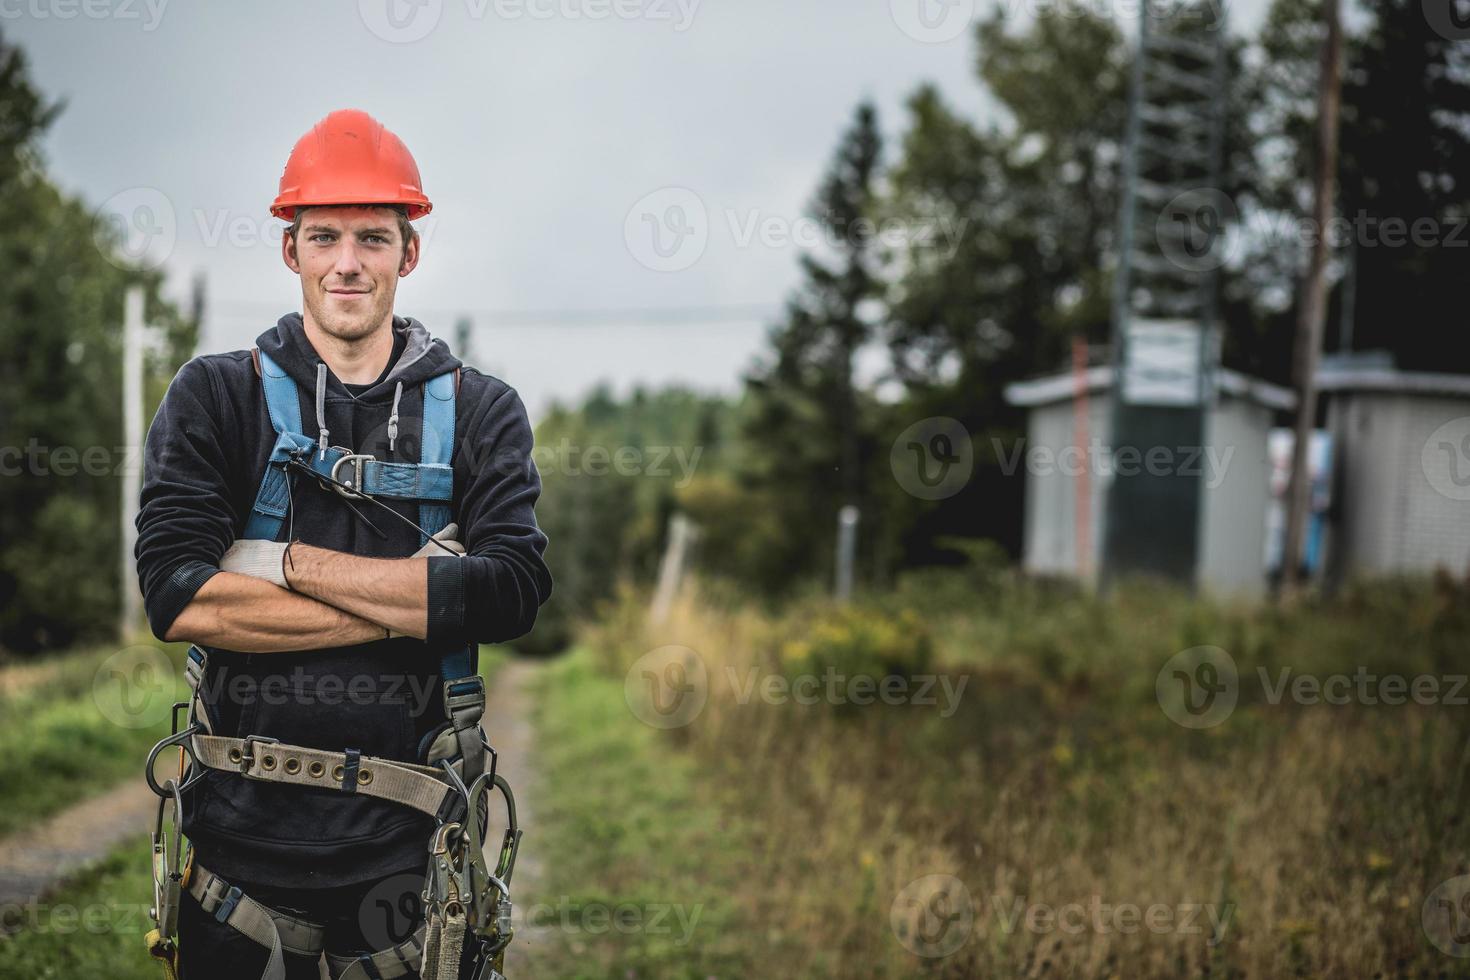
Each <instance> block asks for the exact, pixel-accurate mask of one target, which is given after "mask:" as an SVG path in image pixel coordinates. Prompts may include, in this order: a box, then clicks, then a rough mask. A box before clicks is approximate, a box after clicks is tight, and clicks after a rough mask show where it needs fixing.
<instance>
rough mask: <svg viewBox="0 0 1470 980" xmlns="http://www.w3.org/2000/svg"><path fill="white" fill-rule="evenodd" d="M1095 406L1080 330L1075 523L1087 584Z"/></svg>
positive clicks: (1075, 348)
mask: <svg viewBox="0 0 1470 980" xmlns="http://www.w3.org/2000/svg"><path fill="white" fill-rule="evenodd" d="M1091 413H1092V406H1091V402H1090V400H1089V392H1088V390H1087V338H1086V337H1084V336H1082V335H1081V334H1080V333H1079V334H1076V335H1074V336H1073V337H1072V444H1073V445H1074V446H1075V447H1076V448H1077V458H1078V459H1080V460H1082V465H1081V466H1080V467H1078V470H1077V480H1076V482H1075V483H1073V484H1072V494H1073V501H1072V506H1073V509H1072V524H1073V528H1072V530H1073V532H1074V534H1075V538H1074V545H1073V546H1074V547H1075V548H1076V549H1077V580H1078V581H1079V582H1081V583H1082V584H1083V586H1084V587H1091V585H1092V457H1091V456H1090V455H1088V452H1087V444H1088V442H1089V441H1091V435H1090V432H1089V429H1090V426H1089V422H1090V415H1091Z"/></svg>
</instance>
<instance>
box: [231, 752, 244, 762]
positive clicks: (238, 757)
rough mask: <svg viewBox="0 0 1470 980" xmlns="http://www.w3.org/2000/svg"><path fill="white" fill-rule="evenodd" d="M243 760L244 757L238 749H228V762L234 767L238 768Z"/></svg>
mask: <svg viewBox="0 0 1470 980" xmlns="http://www.w3.org/2000/svg"><path fill="white" fill-rule="evenodd" d="M244 759H245V755H244V754H243V753H242V752H241V751H240V750H239V749H230V761H231V762H233V763H234V764H235V765H237V766H238V765H239V764H240V763H241V762H242V761H244Z"/></svg>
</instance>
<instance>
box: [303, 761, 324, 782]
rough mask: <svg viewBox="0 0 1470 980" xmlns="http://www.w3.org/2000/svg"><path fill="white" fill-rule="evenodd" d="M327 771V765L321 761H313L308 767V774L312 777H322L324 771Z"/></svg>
mask: <svg viewBox="0 0 1470 980" xmlns="http://www.w3.org/2000/svg"><path fill="white" fill-rule="evenodd" d="M326 771H327V767H326V766H324V765H322V764H321V763H320V762H313V763H312V764H311V765H309V766H307V767H306V772H307V774H308V775H310V776H311V778H312V779H321V778H322V773H324V772H326Z"/></svg>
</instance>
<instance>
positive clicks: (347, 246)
mask: <svg viewBox="0 0 1470 980" xmlns="http://www.w3.org/2000/svg"><path fill="white" fill-rule="evenodd" d="M281 256H282V258H283V259H285V262H286V265H287V266H288V267H290V269H291V271H292V272H296V273H299V274H300V276H301V297H302V301H303V302H304V303H305V306H306V312H307V314H308V315H309V316H310V317H311V319H312V320H313V322H315V323H316V325H317V326H319V327H320V328H321V329H322V330H323V331H324V332H326V333H327V334H328V335H330V336H333V337H337V338H338V339H341V340H357V339H359V338H362V337H366V336H367V335H368V334H371V333H372V332H373V331H374V330H376V329H378V328H379V327H380V326H382V325H383V324H384V323H385V322H387V321H388V320H389V319H391V317H392V316H393V296H394V294H395V293H396V292H397V291H398V279H399V277H400V276H406V275H408V274H409V273H410V272H412V271H413V268H414V266H416V265H418V261H419V243H418V239H417V238H414V239H413V240H412V241H410V242H409V243H408V248H407V249H405V248H404V243H403V239H402V237H401V236H400V234H399V232H398V217H397V215H396V214H395V213H394V212H393V210H392V209H391V208H373V207H315V208H311V209H309V210H307V211H305V212H303V213H302V216H301V228H300V229H299V230H298V231H297V233H296V240H295V241H294V242H293V241H292V240H291V236H290V235H282V236H281Z"/></svg>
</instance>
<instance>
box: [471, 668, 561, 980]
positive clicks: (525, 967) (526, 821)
mask: <svg viewBox="0 0 1470 980" xmlns="http://www.w3.org/2000/svg"><path fill="white" fill-rule="evenodd" d="M539 669H540V667H539V665H538V664H537V662H536V661H532V660H524V659H520V658H517V659H513V660H511V661H510V662H508V663H507V664H505V666H503V667H501V668H500V670H499V671H498V672H497V673H496V674H495V680H494V683H492V684H491V686H490V690H489V692H488V694H487V703H486V705H485V721H484V725H485V734H487V735H488V736H489V737H490V744H491V745H493V746H494V747H495V751H496V752H498V753H499V758H500V762H499V766H500V772H501V773H502V774H503V775H504V776H505V778H506V781H507V782H509V783H510V787H511V789H512V790H513V791H514V792H515V795H516V818H517V820H518V821H519V822H520V825H521V829H522V830H523V831H524V833H525V836H524V838H523V839H522V842H521V849H520V853H519V854H518V855H517V857H516V866H515V877H514V878H513V879H512V881H511V898H512V902H513V906H514V910H515V918H514V921H515V930H516V936H515V939H514V940H513V941H512V942H511V944H510V950H509V951H508V952H507V953H506V962H505V972H506V974H507V975H508V976H510V977H513V978H514V977H533V976H538V975H539V972H538V971H537V970H536V962H537V957H536V952H537V949H538V948H540V947H544V946H545V945H546V944H547V943H548V942H549V941H550V939H551V936H550V935H549V930H548V929H546V928H544V927H543V928H533V927H532V926H531V925H530V924H529V923H528V922H527V921H526V911H527V907H528V906H527V896H530V895H535V894H540V885H541V867H542V865H541V853H540V848H539V847H538V846H537V837H536V803H535V792H536V764H535V732H534V731H533V729H532V728H531V717H530V715H531V711H530V707H531V694H530V684H531V681H532V679H533V678H534V677H535V674H536V671H537V670H539ZM502 826H503V825H502ZM487 856H488V855H487Z"/></svg>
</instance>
